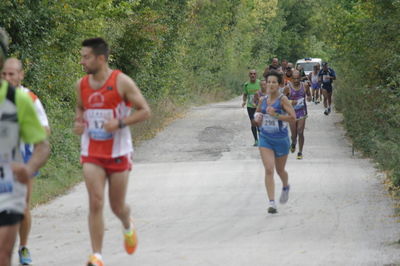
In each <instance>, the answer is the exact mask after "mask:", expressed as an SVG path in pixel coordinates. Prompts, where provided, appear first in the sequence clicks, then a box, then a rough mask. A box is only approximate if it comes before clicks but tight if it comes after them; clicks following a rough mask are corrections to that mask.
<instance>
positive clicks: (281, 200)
mask: <svg viewBox="0 0 400 266" xmlns="http://www.w3.org/2000/svg"><path fill="white" fill-rule="evenodd" d="M289 191H290V186H289V185H288V186H287V187H283V188H282V193H281V197H280V198H279V203H281V204H285V203H286V202H288V200H289Z"/></svg>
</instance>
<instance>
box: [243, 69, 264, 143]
mask: <svg viewBox="0 0 400 266" xmlns="http://www.w3.org/2000/svg"><path fill="white" fill-rule="evenodd" d="M249 78H250V82H246V83H245V84H244V86H243V102H242V107H244V106H245V105H246V104H247V113H248V115H249V119H250V123H251V132H252V133H253V137H254V146H255V147H258V137H257V125H256V123H255V122H254V113H255V112H256V105H255V104H254V95H255V94H256V93H257V92H258V91H259V90H260V89H261V86H260V80H259V79H257V71H256V70H255V69H252V70H250V71H249Z"/></svg>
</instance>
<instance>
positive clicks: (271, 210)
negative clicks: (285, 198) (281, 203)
mask: <svg viewBox="0 0 400 266" xmlns="http://www.w3.org/2000/svg"><path fill="white" fill-rule="evenodd" d="M277 212H278V209H277V208H276V204H275V201H269V208H268V213H277Z"/></svg>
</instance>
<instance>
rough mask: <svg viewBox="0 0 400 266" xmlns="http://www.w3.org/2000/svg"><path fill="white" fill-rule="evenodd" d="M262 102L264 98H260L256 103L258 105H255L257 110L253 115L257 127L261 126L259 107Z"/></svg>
mask: <svg viewBox="0 0 400 266" xmlns="http://www.w3.org/2000/svg"><path fill="white" fill-rule="evenodd" d="M263 100H264V97H260V99H259V101H258V105H257V109H256V113H255V114H254V120H255V122H256V124H257V126H259V127H260V126H261V124H262V113H261V105H262V101H263Z"/></svg>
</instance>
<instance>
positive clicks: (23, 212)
mask: <svg viewBox="0 0 400 266" xmlns="http://www.w3.org/2000/svg"><path fill="white" fill-rule="evenodd" d="M8 43H9V40H8V35H7V33H6V32H5V31H4V30H3V29H1V28H0V69H2V72H1V78H0V134H1V137H0V266H9V265H11V258H12V252H13V249H14V245H15V242H16V238H17V234H18V231H19V235H20V241H19V244H20V247H19V249H18V254H19V262H20V264H21V265H31V264H32V258H31V256H30V252H29V249H28V247H27V243H28V235H29V231H30V228H31V220H32V219H31V215H30V211H29V201H30V194H31V191H32V183H33V177H35V176H36V175H38V170H39V169H40V167H42V166H43V165H44V164H45V163H46V161H47V159H48V157H49V154H50V146H49V142H48V141H47V137H48V135H49V134H50V127H49V122H48V118H47V116H46V113H45V111H44V108H43V105H42V104H41V102H40V100H39V99H38V97H37V96H36V95H35V94H34V93H33V92H32V91H30V90H28V89H27V88H25V87H23V86H22V81H23V78H24V72H23V66H22V63H21V61H20V60H18V59H16V58H8V59H7V50H8ZM108 56H109V47H108V44H107V43H106V41H105V40H104V39H102V38H91V39H86V40H84V41H83V42H82V49H81V61H80V64H81V65H82V66H83V70H84V72H86V74H87V75H86V76H84V77H83V78H81V79H80V80H78V81H77V83H76V91H77V106H76V116H75V122H74V126H73V131H74V133H75V134H77V135H80V136H81V158H80V161H81V163H82V168H83V176H84V180H85V184H86V188H87V192H88V195H89V215H88V216H89V217H88V223H89V233H90V239H91V246H92V253H91V254H90V256H89V259H88V261H87V264H86V265H88V266H103V265H104V262H103V258H102V243H103V236H104V219H103V207H104V193H105V192H104V190H105V186H106V184H107V183H108V190H109V191H108V194H109V201H110V207H111V209H112V211H113V213H114V214H115V215H116V216H117V217H118V219H119V220H120V221H121V227H122V232H123V233H122V238H123V241H122V242H123V246H124V249H125V251H126V252H127V253H128V254H133V253H134V252H135V250H136V247H137V243H138V240H137V236H136V231H135V228H134V224H133V219H132V216H131V211H130V208H129V206H128V204H127V203H126V201H125V197H126V192H127V186H128V179H129V171H130V170H131V167H132V161H131V155H132V153H133V146H132V138H131V133H130V130H129V127H128V126H129V125H132V124H135V123H138V122H141V121H143V120H146V119H148V118H149V116H150V113H151V111H150V108H149V106H148V104H147V102H146V100H145V98H144V97H143V95H142V93H141V91H140V89H139V88H138V87H137V85H136V84H135V82H134V81H133V80H132V79H131V78H130V77H128V76H127V75H125V74H124V73H122V72H121V71H119V70H113V69H111V68H110V67H109V65H108ZM132 108H133V109H134V110H135V112H131V109H132Z"/></svg>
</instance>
